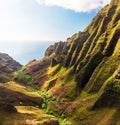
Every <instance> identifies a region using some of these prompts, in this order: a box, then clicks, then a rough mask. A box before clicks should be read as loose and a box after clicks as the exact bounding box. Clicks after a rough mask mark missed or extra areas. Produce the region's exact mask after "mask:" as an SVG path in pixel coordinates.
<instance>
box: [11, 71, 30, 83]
mask: <svg viewBox="0 0 120 125" xmlns="http://www.w3.org/2000/svg"><path fill="white" fill-rule="evenodd" d="M13 75H14V80H15V81H18V82H23V83H30V82H31V80H32V77H31V75H29V74H26V73H25V72H23V71H22V70H19V71H16V72H14V73H13Z"/></svg>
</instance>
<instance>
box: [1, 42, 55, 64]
mask: <svg viewBox="0 0 120 125" xmlns="http://www.w3.org/2000/svg"><path fill="white" fill-rule="evenodd" d="M54 43H55V42H46V41H45V42H42V41H21V42H20V41H14V42H11V41H10V42H9V41H7V42H0V44H1V45H0V52H2V53H7V54H9V55H10V56H11V57H12V58H13V59H15V60H16V61H17V62H19V63H20V64H22V65H25V64H27V63H28V62H29V61H31V60H33V59H36V60H40V59H41V58H43V57H44V54H45V50H46V49H47V48H48V46H49V45H52V44H54Z"/></svg>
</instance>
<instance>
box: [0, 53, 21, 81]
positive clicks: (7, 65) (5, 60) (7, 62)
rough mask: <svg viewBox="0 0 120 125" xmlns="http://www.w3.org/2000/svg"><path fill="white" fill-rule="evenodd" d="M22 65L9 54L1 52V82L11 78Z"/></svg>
mask: <svg viewBox="0 0 120 125" xmlns="http://www.w3.org/2000/svg"><path fill="white" fill-rule="evenodd" d="M20 68H21V65H20V64H19V63H18V62H16V61H15V60H14V59H12V58H11V57H10V56H9V55H8V54H4V53H0V82H6V81H9V80H10V79H11V73H12V72H14V71H16V70H18V69H20Z"/></svg>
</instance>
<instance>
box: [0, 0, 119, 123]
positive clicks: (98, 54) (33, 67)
mask: <svg viewBox="0 0 120 125" xmlns="http://www.w3.org/2000/svg"><path fill="white" fill-rule="evenodd" d="M13 75H14V77H13V79H12V80H13V81H14V82H13V81H12V82H9V83H5V84H1V87H5V89H8V88H9V89H10V91H14V88H16V91H18V92H19V93H22V92H23V98H22V99H23V100H24V97H26V96H25V95H26V94H27V96H31V95H32V96H33V95H34V96H35V97H36V96H38V95H39V98H40V100H41V101H40V103H39V105H42V106H41V108H42V109H44V110H45V111H46V113H48V114H52V115H53V116H55V117H56V118H57V119H58V120H59V119H60V120H59V121H60V122H59V123H58V121H57V120H56V119H55V125H59V124H60V125H106V124H107V125H119V124H120V118H119V115H120V110H119V108H120V101H119V100H120V0H112V1H111V3H110V4H109V5H106V6H105V7H104V8H102V9H101V10H100V11H99V12H98V14H97V15H96V16H95V17H94V18H93V20H92V22H91V23H90V24H89V25H88V27H86V28H85V30H84V31H83V32H78V33H75V34H74V35H73V36H71V37H69V38H68V39H67V40H66V42H62V41H60V42H58V43H55V44H54V45H51V46H49V47H48V48H47V50H46V52H45V57H44V58H43V59H42V60H32V61H30V62H29V63H28V64H27V65H25V66H24V67H22V68H21V69H20V70H18V71H16V72H15V73H14V74H13ZM13 86H14V87H13ZM29 92H30V93H29ZM24 94H25V95H24ZM28 98H29V97H28ZM30 99H31V98H30ZM32 99H33V102H34V101H35V98H32ZM18 101H20V100H19V99H18ZM28 101H30V100H28ZM10 104H12V103H10ZM22 104H23V105H24V102H22ZM19 105H21V103H20V104H19ZM28 105H29V104H28ZM39 108H40V107H39ZM18 110H19V107H18ZM33 112H34V111H33ZM61 119H62V122H61ZM43 121H44V119H43ZM47 122H49V120H48V121H47ZM45 124H47V123H45ZM48 124H49V125H53V122H49V123H48ZM41 125H42V123H41Z"/></svg>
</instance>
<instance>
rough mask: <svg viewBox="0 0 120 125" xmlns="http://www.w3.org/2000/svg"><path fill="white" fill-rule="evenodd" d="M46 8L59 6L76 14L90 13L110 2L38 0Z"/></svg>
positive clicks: (99, 0) (106, 0)
mask: <svg viewBox="0 0 120 125" xmlns="http://www.w3.org/2000/svg"><path fill="white" fill-rule="evenodd" d="M36 2H38V3H39V4H43V5H46V6H58V7H62V8H65V9H70V10H74V11H76V12H89V11H91V10H93V9H97V8H100V7H103V6H105V5H106V4H108V3H109V2H110V0H36Z"/></svg>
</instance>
